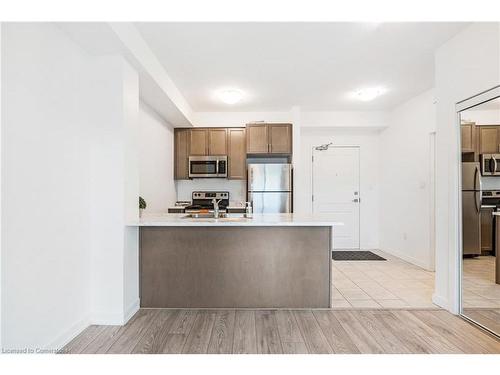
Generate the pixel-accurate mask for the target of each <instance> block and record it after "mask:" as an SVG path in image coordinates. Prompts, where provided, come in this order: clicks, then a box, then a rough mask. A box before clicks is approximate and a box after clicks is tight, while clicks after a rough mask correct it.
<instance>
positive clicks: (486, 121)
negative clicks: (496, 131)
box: [460, 109, 500, 125]
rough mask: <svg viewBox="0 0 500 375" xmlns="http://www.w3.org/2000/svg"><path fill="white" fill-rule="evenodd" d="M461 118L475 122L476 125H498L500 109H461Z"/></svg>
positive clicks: (499, 122)
mask: <svg viewBox="0 0 500 375" xmlns="http://www.w3.org/2000/svg"><path fill="white" fill-rule="evenodd" d="M460 118H461V120H462V121H467V122H475V123H476V125H500V109H478V110H470V111H463V112H462V113H461V117H460Z"/></svg>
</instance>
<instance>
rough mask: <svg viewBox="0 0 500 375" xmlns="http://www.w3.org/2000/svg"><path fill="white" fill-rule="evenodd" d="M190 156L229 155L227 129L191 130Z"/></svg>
mask: <svg viewBox="0 0 500 375" xmlns="http://www.w3.org/2000/svg"><path fill="white" fill-rule="evenodd" d="M189 155H191V156H206V155H227V129H226V128H210V129H201V128H200V129H190V137H189Z"/></svg>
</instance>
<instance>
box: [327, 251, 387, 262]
mask: <svg viewBox="0 0 500 375" xmlns="http://www.w3.org/2000/svg"><path fill="white" fill-rule="evenodd" d="M332 259H333V260H387V259H385V258H382V257H381V256H379V255H377V254H375V253H372V252H371V251H332Z"/></svg>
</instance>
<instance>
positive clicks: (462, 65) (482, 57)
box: [433, 23, 500, 312]
mask: <svg viewBox="0 0 500 375" xmlns="http://www.w3.org/2000/svg"><path fill="white" fill-rule="evenodd" d="M499 25H500V24H498V23H476V24H472V25H471V26H469V27H468V28H467V29H465V30H464V31H462V32H461V33H459V34H457V35H456V36H455V37H454V38H452V39H450V40H449V41H448V42H446V43H445V44H444V45H443V46H442V47H440V48H439V49H438V50H437V52H436V60H435V65H436V78H435V83H436V99H437V180H436V182H437V195H436V291H435V294H434V297H433V299H434V302H436V303H437V304H439V305H440V306H443V307H446V308H448V309H450V310H451V311H454V312H457V311H458V289H457V288H458V264H459V259H458V246H459V238H460V237H459V236H460V233H459V231H458V228H459V225H458V223H459V221H458V220H459V211H458V199H459V191H458V187H459V184H458V176H459V174H458V169H459V165H460V162H459V126H458V123H457V115H456V108H455V104H456V103H457V102H459V101H461V100H464V99H467V98H469V97H471V96H473V95H476V94H478V93H480V92H482V91H485V90H488V89H490V88H492V87H494V86H496V85H498V84H499V83H500V27H499Z"/></svg>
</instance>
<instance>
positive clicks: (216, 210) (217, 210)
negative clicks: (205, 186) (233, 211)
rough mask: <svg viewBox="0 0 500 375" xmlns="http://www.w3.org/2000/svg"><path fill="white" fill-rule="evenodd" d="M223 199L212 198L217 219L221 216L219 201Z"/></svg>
mask: <svg viewBox="0 0 500 375" xmlns="http://www.w3.org/2000/svg"><path fill="white" fill-rule="evenodd" d="M221 200H222V199H219V200H217V199H215V198H214V199H212V203H213V204H214V217H215V218H216V219H217V218H218V217H219V203H220V201H221Z"/></svg>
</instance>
